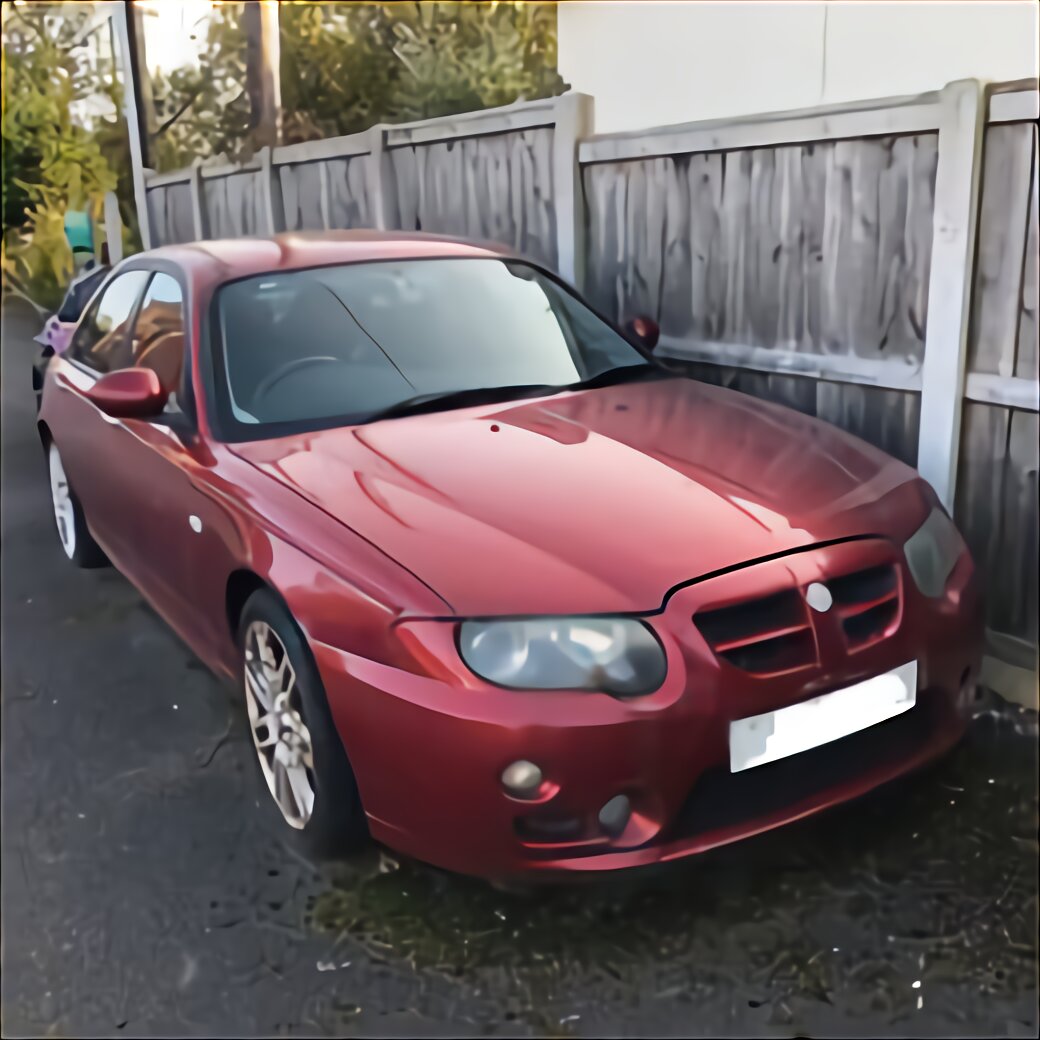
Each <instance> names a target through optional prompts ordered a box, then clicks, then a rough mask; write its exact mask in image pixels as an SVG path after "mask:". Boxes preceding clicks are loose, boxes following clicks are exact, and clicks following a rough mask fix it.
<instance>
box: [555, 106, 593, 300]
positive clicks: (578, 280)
mask: <svg viewBox="0 0 1040 1040" xmlns="http://www.w3.org/2000/svg"><path fill="white" fill-rule="evenodd" d="M554 109H555V115H556V119H555V124H554V128H553V150H552V172H553V182H552V183H553V208H554V211H555V214H556V269H557V271H559V273H560V275H561V276H562V277H563V278H564V279H565V280H566V281H568V282H570V283H571V284H572V285H574V286H575V287H576V288H578V289H580V288H582V285H583V283H584V281H585V199H584V196H583V193H582V188H581V167H580V166H579V165H578V144H579V142H580V141H581V140H582V139H583V138H585V137H587V136H589V135H590V134H591V133H592V128H593V100H592V98H591V97H590V96H589V95H588V94H577V93H574V94H563V95H561V96H560V97H558V98H557V99H556V102H555V106H554Z"/></svg>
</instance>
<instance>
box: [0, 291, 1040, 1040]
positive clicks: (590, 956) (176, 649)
mask: <svg viewBox="0 0 1040 1040" xmlns="http://www.w3.org/2000/svg"><path fill="white" fill-rule="evenodd" d="M37 327H38V326H35V325H34V324H33V321H32V320H31V318H30V316H29V315H28V314H27V313H26V312H25V311H23V310H21V309H17V308H13V307H12V308H8V309H7V310H6V312H5V316H4V329H3V332H4V336H3V351H2V354H3V368H2V379H0V383H2V394H3V426H2V436H3V443H2V492H3V517H2V549H3V556H2V607H3V624H2V654H3V657H2V668H3V671H2V683H3V691H2V692H3V718H2V781H3V793H2V812H3V816H2V825H3V850H2V870H3V879H2V886H3V887H2V912H3V951H2V956H3V964H2V995H0V1014H2V1025H3V1033H4V1035H5V1036H26V1035H43V1034H47V1035H54V1036H77V1037H85V1036H95V1035H105V1036H108V1035H127V1036H137V1035H149V1036H155V1035H192V1036H221V1035H229V1036H243V1035H244V1036H251V1035H266V1036H270V1035H277V1036H296V1035H334V1034H341V1035H401V1036H407V1035H420V1036H438V1035H441V1036H459V1035H484V1036H505V1035H524V1036H528V1035H535V1036H568V1035H575V1036H608V1035H609V1036H614V1035H625V1036H638V1035H655V1036H664V1035H677V1036H678V1035H691V1036H727V1035H743V1036H747V1035H756V1036H757V1035H761V1036H793V1035H830V1036H833V1035H848V1034H855V1035H862V1036H886V1035H900V1036H907V1035H911V1036H944V1037H945V1036H1036V1035H1037V1029H1038V1018H1037V977H1036V956H1037V949H1036V923H1037V838H1036V835H1037V796H1036V784H1037V778H1036V765H1037V757H1036V740H1035V716H1028V715H1026V714H1023V713H1021V712H1017V711H1016V712H1010V711H1008V712H1001V713H999V714H989V713H987V714H984V715H983V716H982V717H980V718H979V719H978V720H977V722H976V725H975V727H974V729H973V732H972V734H971V736H970V737H969V739H968V740H967V741H966V742H965V744H964V745H963V746H962V747H961V748H959V749H958V750H957V751H956V752H955V753H954V754H953V755H952V756H951V757H950V758H948V759H947V760H946V761H945V762H943V763H942V764H941V765H940V766H939V767H937V768H935V769H933V770H931V771H929V772H928V773H926V774H923V775H921V776H918V777H916V778H913V779H912V780H910V781H907V782H904V783H901V784H899V785H897V786H896V787H895V788H894V789H892V790H890V791H888V792H887V793H884V794H882V795H880V796H873V797H871V798H870V799H867V800H865V801H863V802H860V803H858V804H856V805H854V806H850V807H846V808H843V809H841V810H838V811H836V812H832V813H829V814H827V815H825V816H823V817H818V818H816V819H814V820H810V821H807V822H806V823H804V824H800V825H798V826H796V827H793V828H789V829H787V830H785V831H783V832H780V833H775V834H773V835H769V836H766V837H764V838H761V839H756V840H755V841H752V842H747V843H744V844H743V845H740V846H735V847H732V848H730V849H727V850H724V851H722V852H719V853H717V854H712V855H710V856H705V857H702V858H701V859H700V860H697V861H695V862H690V863H687V864H684V865H680V866H677V867H675V868H672V869H669V870H667V871H665V872H662V873H653V874H649V875H637V876H636V877H633V878H626V879H624V880H615V881H610V882H602V883H595V884H592V885H586V886H582V887H580V888H568V889H555V890H546V891H541V892H538V893H536V894H535V895H534V896H532V897H526V898H524V897H519V896H507V895H504V894H500V893H498V892H495V891H493V890H491V889H490V888H489V887H487V886H485V885H483V884H481V883H478V882H474V881H469V880H465V879H461V878H456V877H452V876H449V875H446V874H444V873H442V872H439V871H435V870H431V869H429V868H425V867H422V866H419V865H416V864H412V863H410V862H404V861H401V860H400V859H399V858H398V857H395V856H392V855H390V854H388V853H385V852H381V851H380V850H378V849H372V850H371V851H370V852H369V853H368V854H366V855H365V856H363V857H361V858H360V859H358V860H354V861H352V862H349V863H345V864H314V863H311V862H309V861H308V860H307V859H305V858H304V857H303V856H301V855H300V853H299V852H298V851H297V850H296V848H295V846H294V844H293V842H292V841H291V840H289V838H291V835H290V836H287V835H286V834H285V833H284V832H283V826H282V825H281V822H280V820H279V818H278V817H277V813H276V810H275V809H274V807H273V805H269V804H268V800H267V796H266V794H265V795H264V797H263V798H261V793H262V791H261V786H260V780H259V774H258V772H257V770H256V768H255V764H254V761H253V757H252V756H253V752H252V748H251V745H250V744H249V743H248V736H247V731H246V725H245V715H244V710H243V709H242V707H241V706H240V704H239V703H238V701H237V698H236V696H235V694H234V692H233V691H228V690H226V689H224V688H223V687H222V686H220V685H219V684H218V683H217V682H216V681H215V680H214V679H213V678H212V677H211V676H210V675H209V674H208V673H207V672H206V671H205V670H204V669H203V668H202V667H201V666H200V665H199V664H198V662H197V661H196V660H195V659H194V658H193V657H192V655H191V654H190V653H189V652H188V651H187V650H186V649H185V648H184V647H183V646H182V645H181V644H180V643H179V642H178V640H177V639H176V637H174V636H173V635H172V634H171V633H170V632H169V631H168V630H167V629H166V628H165V627H164V625H163V624H162V623H161V622H160V621H159V620H158V619H157V618H156V617H155V615H154V614H153V613H152V612H151V611H150V610H149V609H148V608H147V607H146V606H145V605H144V604H143V603H142V601H141V599H140V598H139V597H138V595H137V594H136V593H135V592H134V591H133V589H131V588H130V586H129V585H128V584H127V583H126V582H125V581H124V580H123V579H122V578H121V577H120V576H119V575H118V574H115V573H114V572H111V571H95V572H83V571H75V570H73V569H72V568H71V567H70V566H69V565H68V564H67V563H66V561H65V560H64V557H63V556H62V554H61V551H60V548H59V545H58V542H57V538H56V535H55V533H54V531H53V529H52V522H51V518H50V513H49V497H48V492H47V487H46V483H45V477H44V470H43V459H42V453H41V451H40V448H39V445H38V443H37V442H36V440H35V432H34V428H33V405H32V395H31V391H30V384H29V364H30V357H31V344H29V342H28V340H29V336H30V335H32V334H33V333H34V332H35V331H36V329H37ZM424 796H425V795H424V793H423V792H418V791H417V792H416V797H417V798H421V797H424Z"/></svg>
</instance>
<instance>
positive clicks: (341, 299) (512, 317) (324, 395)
mask: <svg viewBox="0 0 1040 1040" xmlns="http://www.w3.org/2000/svg"><path fill="white" fill-rule="evenodd" d="M217 310H218V322H219V333H220V335H219V342H220V357H219V358H218V366H217V367H218V384H220V386H219V389H220V391H221V392H220V393H219V395H218V396H219V398H220V399H221V410H222V412H225V413H228V414H225V415H223V416H222V418H223V419H225V420H227V421H226V422H225V423H224V424H223V425H227V426H229V427H231V430H232V431H233V432H234V433H236V434H237V435H238V437H239V438H242V437H246V438H255V437H258V436H265V435H266V436H272V435H274V434H277V433H281V432H295V431H302V430H306V429H316V428H319V427H323V426H331V425H339V424H342V425H347V424H351V423H358V422H365V421H367V420H369V419H372V418H376V417H378V416H379V414H380V413H382V412H387V411H391V412H393V411H395V410H396V411H398V412H400V411H401V410H402V405H403V406H405V407H407V405H408V404H409V403H411V402H412V401H413V400H414V401H418V400H420V399H421V400H423V401H424V402H426V403H427V404H428V403H429V402H430V401H431V399H432V400H433V403H434V406H435V405H436V399H438V398H440V397H441V396H442V395H445V396H447V395H453V396H459V395H461V394H464V393H465V392H470V391H472V392H478V391H481V390H488V391H499V392H500V396H505V397H508V396H509V394H508V391H505V392H501V391H500V388H512V387H515V388H517V393H518V395H519V394H520V393H522V392H531V391H532V389H537V388H544V389H545V390H546V392H551V391H552V390H553V389H563V388H565V387H568V386H572V385H574V384H576V383H582V382H584V381H587V380H591V379H595V377H597V376H601V375H602V374H603V373H606V372H610V371H613V370H616V369H619V368H626V367H628V366H633V370H634V366H641V367H645V366H646V365H647V359H646V357H645V356H644V355H642V354H641V353H639V351H637V350H636V349H635V348H634V347H633V346H632V345H631V344H630V343H628V341H627V340H625V339H624V338H622V337H621V336H619V335H618V334H617V333H616V332H615V331H614V330H613V329H612V328H611V327H610V326H609V325H607V324H606V323H605V322H603V321H602V320H601V319H600V318H598V317H597V316H596V315H595V314H594V313H593V312H592V311H591V310H589V308H588V307H586V306H585V305H584V304H583V303H582V302H581V301H580V300H579V299H578V298H577V297H576V296H574V295H572V294H571V293H570V292H568V291H567V290H566V289H564V288H563V287H562V286H561V285H559V284H558V283H557V282H555V281H554V280H553V279H551V278H549V277H548V276H547V275H545V274H543V273H541V272H540V271H538V270H537V269H535V268H533V267H531V266H530V265H528V264H523V263H517V262H513V261H505V260H494V259H486V260H485V259H432V260H400V261H380V262H376V263H362V264H345V265H342V266H340V267H324V268H314V269H310V270H304V271H290V272H279V273H276V274H270V275H262V276H259V277H255V278H249V279H245V280H243V281H239V282H233V283H231V284H229V285H226V286H225V287H224V288H223V289H221V291H220V294H219V296H218V305H217ZM474 403H475V402H474ZM444 406H445V407H451V406H452V402H450V401H445V403H444ZM426 410H431V409H430V408H429V407H427V409H426ZM236 427H237V429H236ZM258 427H264V428H265V429H262V430H261V429H258Z"/></svg>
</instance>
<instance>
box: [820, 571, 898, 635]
mask: <svg viewBox="0 0 1040 1040" xmlns="http://www.w3.org/2000/svg"><path fill="white" fill-rule="evenodd" d="M827 587H828V588H829V589H830V591H831V595H832V596H833V597H834V604H835V607H836V608H837V610H838V616H839V617H840V618H841V626H842V629H843V630H844V632H845V641H846V643H847V644H848V646H849V649H850V650H861V649H863V647H866V646H871V645H873V644H874V643H876V642H878V640H880V639H884V637H885V636H886V635H890V634H891V630H892V628H893V626H894V625H895V623H896V622H897V621H898V620H899V599H900V595H899V575H898V574H897V572H896V569H895V567H894V566H893V565H892V564H890V563H889V564H883V565H882V566H880V567H869V568H867V569H866V570H862V571H856V572H855V573H854V574H846V575H843V576H842V577H840V578H832V579H831V580H830V581H828V582H827Z"/></svg>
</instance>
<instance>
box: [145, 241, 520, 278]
mask: <svg viewBox="0 0 1040 1040" xmlns="http://www.w3.org/2000/svg"><path fill="white" fill-rule="evenodd" d="M507 256H515V254H514V253H512V252H510V251H509V250H508V249H507V248H505V247H503V246H500V245H496V244H493V243H479V242H470V241H466V240H465V239H460V238H450V237H447V236H444V235H430V234H424V233H422V232H417V231H411V232H409V231H369V230H355V231H287V232H283V233H281V234H278V235H271V236H268V237H262V238H225V239H213V240H204V241H199V242H184V243H180V244H177V245H167V246H160V247H159V248H157V249H150V250H148V251H147V252H144V253H137V254H135V255H134V256H133V257H132V258H130V259H131V260H132V261H133V262H134V265H135V266H136V264H137V262H144V263H147V262H148V261H152V260H155V261H165V262H167V263H172V264H175V265H176V266H178V267H180V268H183V269H184V270H185V272H187V273H189V274H190V275H191V276H192V278H193V280H195V282H196V284H198V283H202V284H207V283H208V284H209V285H211V286H215V285H219V284H220V283H222V282H229V281H233V280H235V279H236V278H244V277H248V276H249V275H255V274H270V273H272V272H275V271H295V270H299V269H300V268H306V267H322V266H326V265H329V264H349V263H361V262H364V261H371V260H395V259H428V258H431V257H507Z"/></svg>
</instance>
